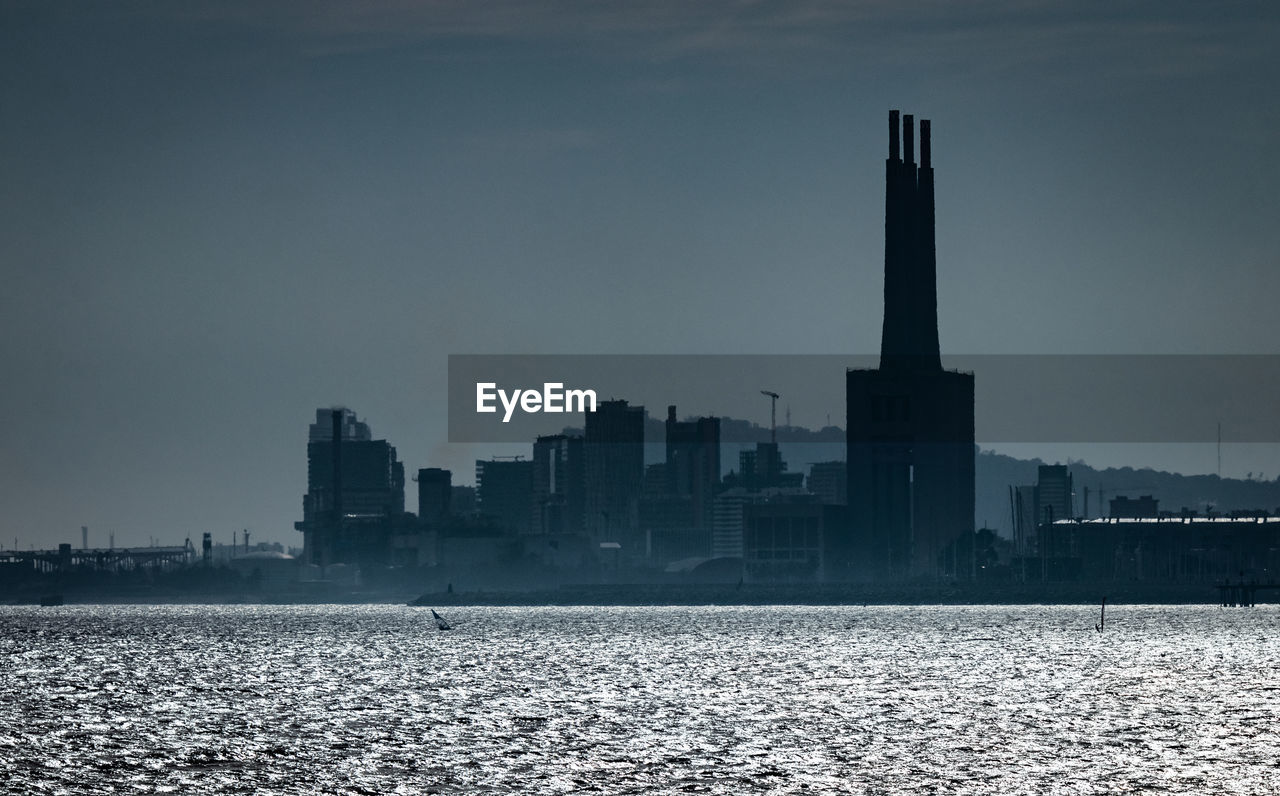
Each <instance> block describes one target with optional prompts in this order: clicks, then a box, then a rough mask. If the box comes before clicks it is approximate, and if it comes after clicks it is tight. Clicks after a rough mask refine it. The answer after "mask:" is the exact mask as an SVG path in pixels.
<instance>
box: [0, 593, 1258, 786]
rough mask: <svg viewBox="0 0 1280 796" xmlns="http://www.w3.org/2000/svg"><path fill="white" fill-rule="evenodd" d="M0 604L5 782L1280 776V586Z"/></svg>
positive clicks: (804, 782)
mask: <svg viewBox="0 0 1280 796" xmlns="http://www.w3.org/2000/svg"><path fill="white" fill-rule="evenodd" d="M440 612H441V614H442V615H443V616H444V617H445V619H446V620H447V621H448V622H449V623H450V624H451V629H450V630H447V631H442V630H439V629H437V625H436V622H435V620H434V619H433V618H432V615H431V611H430V610H429V609H428V608H413V607H406V606H393V605H358V606H350V605H315V606H266V605H262V606H258V605H233V606H227V605H184V606H130V605H69V606H60V607H47V608H40V607H28V606H4V607H0V789H3V791H4V792H8V793H21V794H45V793H47V794H72V793H179V794H187V793H227V794H232V793H237V794H238V793H246V794H247V793H288V794H295V793H296V794H310V793H341V794H382V793H404V794H417V793H441V794H471V793H493V794H506V793H521V794H524V793H530V794H561V793H564V794H567V793H608V794H612V793H627V794H633V793H634V794H640V793H645V794H647V793H673V794H675V793H678V794H690V793H694V794H699V793H700V794H744V793H745V794H750V793H770V794H774V793H776V794H819V793H859V794H863V793H865V794H918V793H979V794H987V793H989V794H1022V793H1046V794H1058V793H1063V794H1072V793H1080V794H1092V793H1165V794H1167V793H1187V794H1216V793H1239V794H1266V793H1278V792H1280V668H1278V667H1280V642H1277V638H1278V633H1280V607H1277V606H1270V605H1268V606H1258V607H1256V608H1220V607H1217V606H1205V605H1161V606H1154V605H1115V606H1108V607H1107V611H1106V619H1105V626H1104V627H1103V628H1102V630H1101V631H1099V630H1098V621H1099V618H1100V617H1099V613H1100V612H1099V607H1098V606H897V607H895V606H869V607H859V606H840V607H822V606H785V605H779V606H766V607H741V606H735V607H661V606H654V607H598V606H593V607H466V606H452V607H450V608H448V609H447V610H446V609H440Z"/></svg>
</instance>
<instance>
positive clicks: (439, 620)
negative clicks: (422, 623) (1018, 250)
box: [431, 608, 453, 630]
mask: <svg viewBox="0 0 1280 796" xmlns="http://www.w3.org/2000/svg"><path fill="white" fill-rule="evenodd" d="M431 615H432V616H434V617H435V618H436V627H437V628H439V629H440V630H452V629H453V628H451V627H449V623H448V622H446V621H445V619H444V617H443V616H441V615H440V614H438V613H436V609H434V608H432V609H431Z"/></svg>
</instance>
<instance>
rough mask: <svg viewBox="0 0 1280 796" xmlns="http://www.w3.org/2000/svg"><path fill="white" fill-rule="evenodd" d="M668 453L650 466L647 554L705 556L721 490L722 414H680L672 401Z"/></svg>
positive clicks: (643, 505) (643, 519)
mask: <svg viewBox="0 0 1280 796" xmlns="http://www.w3.org/2000/svg"><path fill="white" fill-rule="evenodd" d="M665 435H666V459H665V461H663V462H662V463H661V464H651V465H649V466H648V467H646V468H645V476H644V485H643V489H642V494H641V500H640V528H641V531H642V533H643V536H644V549H645V554H646V558H648V559H649V560H650V562H651V563H655V564H659V565H665V564H667V563H670V562H672V561H676V560H680V559H687V558H706V557H707V556H708V555H709V554H710V551H711V529H712V525H713V524H714V518H715V496H716V494H717V493H718V492H719V491H720V418H718V417H700V418H697V419H695V420H685V421H681V420H677V419H676V408H675V407H674V406H668V407H667V420H666V424H665Z"/></svg>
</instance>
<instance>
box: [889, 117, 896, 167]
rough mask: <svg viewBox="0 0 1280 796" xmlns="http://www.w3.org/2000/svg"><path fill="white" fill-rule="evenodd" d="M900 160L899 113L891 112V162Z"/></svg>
mask: <svg viewBox="0 0 1280 796" xmlns="http://www.w3.org/2000/svg"><path fill="white" fill-rule="evenodd" d="M897 159H898V112H897V111H889V160H897Z"/></svg>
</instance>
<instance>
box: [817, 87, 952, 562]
mask: <svg viewBox="0 0 1280 796" xmlns="http://www.w3.org/2000/svg"><path fill="white" fill-rule="evenodd" d="M901 131H902V138H903V147H902V152H901V154H900V152H899V138H898V133H899V128H898V112H897V111H891V112H890V114H889V158H888V160H887V162H886V175H885V262H884V326H883V329H882V334H881V341H880V367H879V369H877V370H850V371H848V373H847V374H846V382H845V385H846V390H845V397H846V401H847V406H846V409H847V417H848V430H847V440H848V456H847V461H848V468H849V488H848V499H849V507H850V530H851V533H852V535H853V538H852V539H851V540H850V542H851V546H850V549H851V550H852V551H853V552H854V556H853V559H852V560H851V561H847V562H841V563H842V565H845V566H848V567H849V569H848V570H846V571H847V572H848V573H849V574H859V575H863V576H867V575H870V576H873V577H903V576H907V575H932V574H936V573H937V572H938V561H939V555H940V553H941V551H942V548H943V547H944V546H945V545H946V544H947V543H948V542H950V541H951V540H952V539H953V538H955V537H956V536H957V535H959V534H960V533H962V532H969V533H972V531H973V515H974V452H975V449H974V432H973V374H971V373H958V372H954V371H945V370H943V369H942V364H941V357H940V353H939V345H938V312H937V279H936V257H935V251H934V205H933V168H932V163H931V153H930V136H929V122H928V121H922V122H921V124H920V164H919V166H917V165H916V163H915V151H914V149H915V145H914V141H913V138H914V132H915V130H914V123H913V120H912V117H911V116H910V115H907V116H904V117H903V118H902V128H901Z"/></svg>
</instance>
